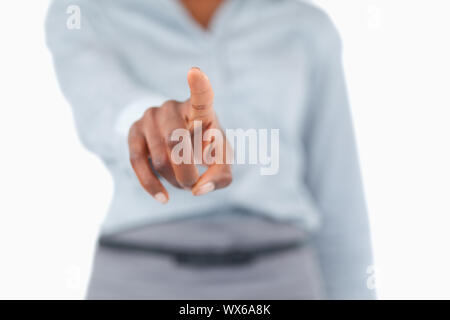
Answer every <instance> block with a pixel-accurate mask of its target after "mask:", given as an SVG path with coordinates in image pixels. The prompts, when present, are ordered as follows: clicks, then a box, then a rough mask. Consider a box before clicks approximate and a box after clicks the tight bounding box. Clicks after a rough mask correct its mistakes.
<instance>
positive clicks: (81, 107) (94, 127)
mask: <svg viewBox="0 0 450 320" xmlns="http://www.w3.org/2000/svg"><path fill="white" fill-rule="evenodd" d="M70 8H76V9H78V14H79V15H78V17H75V18H79V28H70V27H69V26H68V21H70V20H69V19H71V14H73V13H72V12H71V11H70ZM101 13H102V8H99V7H98V3H97V2H96V1H86V0H70V1H69V0H54V1H52V3H51V5H50V8H49V11H48V14H47V19H46V40H47V46H48V47H49V49H50V51H51V53H52V55H53V61H54V66H55V71H56V74H57V77H58V80H59V84H60V87H61V90H62V92H63V94H64V96H65V97H66V99H67V100H68V101H69V103H70V104H71V106H72V109H73V114H74V118H75V123H76V126H77V131H78V134H79V137H80V139H81V141H82V143H83V144H84V145H85V146H86V147H87V148H88V149H89V150H91V151H93V152H94V153H96V154H98V155H99V156H100V157H101V158H102V159H103V160H104V161H105V162H107V163H108V162H120V163H121V164H124V163H125V162H126V165H128V148H127V141H126V140H127V136H128V129H129V127H130V126H131V124H132V123H133V122H134V121H136V120H137V119H139V118H140V116H141V115H142V113H143V112H144V110H145V109H147V108H148V107H151V106H153V105H160V104H161V103H162V102H163V101H164V98H163V97H161V96H160V95H158V94H156V93H154V92H150V91H149V90H147V89H146V88H145V87H144V86H142V85H141V84H140V83H139V82H138V81H137V80H136V79H135V78H134V77H133V75H132V73H131V72H130V71H129V70H127V67H126V64H125V63H124V61H123V60H122V59H121V56H120V55H119V54H118V52H117V50H115V48H113V47H111V46H109V45H108V44H107V42H106V41H104V39H102V37H100V36H99V35H98V34H97V32H98V30H97V29H98V28H99V27H100V25H101V24H102V23H103V22H102V18H103V17H102V14H101ZM99 21H100V22H101V23H99ZM94 22H96V23H95V24H94Z"/></svg>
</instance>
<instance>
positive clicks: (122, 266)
mask: <svg viewBox="0 0 450 320" xmlns="http://www.w3.org/2000/svg"><path fill="white" fill-rule="evenodd" d="M319 270H320V269H319V263H318V259H317V256H316V252H315V249H314V248H313V246H312V245H310V244H309V243H308V242H307V237H306V236H305V235H304V234H303V233H302V231H301V230H300V229H299V228H297V227H295V226H293V225H291V224H287V223H280V222H276V221H272V220H269V219H267V218H262V217H259V216H256V215H252V214H249V213H248V212H242V211H238V210H232V211H226V212H222V213H217V214H213V213H211V214H206V215H202V216H199V217H196V218H190V219H185V220H177V221H172V222H168V223H160V224H156V225H155V224H154V225H151V226H143V227H139V228H135V229H132V230H128V231H126V232H123V233H120V234H116V235H113V236H108V237H104V238H102V239H101V241H100V242H99V245H98V247H97V250H96V253H95V258H94V265H93V270H92V273H91V279H90V284H89V289H88V294H87V299H212V300H215V299H244V300H247V299H321V298H324V293H323V283H322V276H321V274H320V271H319Z"/></svg>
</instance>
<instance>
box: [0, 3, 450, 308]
mask: <svg viewBox="0 0 450 320" xmlns="http://www.w3.org/2000/svg"><path fill="white" fill-rule="evenodd" d="M317 2H318V3H319V4H320V5H321V6H322V7H323V8H325V9H326V10H327V11H328V12H329V13H330V15H331V16H332V17H333V19H334V21H335V22H336V24H337V26H338V28H339V29H340V31H341V34H342V38H343V41H344V50H345V51H344V54H345V56H344V59H345V68H346V72H347V79H348V84H349V90H350V97H351V102H352V107H353V114H354V121H355V127H356V132H357V139H358V144H359V149H360V157H361V162H362V169H363V174H364V180H365V186H366V193H367V200H368V205H369V210H370V214H371V221H372V228H373V238H374V246H375V258H376V269H377V285H378V292H379V296H380V297H381V298H388V299H391V298H450V273H449V272H448V270H450V255H449V252H450V250H449V245H450V232H449V226H450V201H449V198H450V196H449V191H450V150H449V149H450V144H449V138H450V111H449V110H450V109H449V108H450V76H449V75H450V62H449V58H450V44H449V42H450V40H449V39H450V19H448V15H449V14H450V11H449V9H450V7H449V5H448V3H449V2H448V1H447V0H426V1H425V0H421V1H419V0H372V1H369V0H318V1H317ZM47 6H48V1H45V0H32V1H31V0H28V1H24V0H15V1H1V2H0V13H1V14H0V44H1V51H0V52H1V53H0V146H1V149H0V298H8V299H10V298H43V299H46V298H61V299H65V298H75V299H78V298H83V295H84V292H85V289H86V284H87V279H88V276H89V269H90V266H91V257H92V253H93V248H94V243H95V239H96V236H97V229H98V227H99V224H100V222H101V220H102V219H103V216H104V214H105V212H106V210H107V207H108V201H109V199H110V197H111V195H112V188H113V186H112V180H111V177H110V176H109V173H108V172H107V171H106V169H105V168H104V167H103V166H102V164H101V162H100V161H99V160H98V159H97V158H96V157H95V156H93V155H92V154H89V153H88V152H87V151H85V150H84V149H83V148H82V146H81V145H80V143H79V141H78V139H77V136H76V133H75V128H74V124H73V121H72V115H71V111H70V107H69V106H68V105H67V103H66V102H65V101H64V99H63V97H62V95H61V94H60V92H59V90H58V86H57V83H56V80H55V77H54V74H53V71H52V65H51V60H50V56H49V53H48V52H47V50H46V48H45V45H44V33H43V19H44V15H45V11H46V8H47Z"/></svg>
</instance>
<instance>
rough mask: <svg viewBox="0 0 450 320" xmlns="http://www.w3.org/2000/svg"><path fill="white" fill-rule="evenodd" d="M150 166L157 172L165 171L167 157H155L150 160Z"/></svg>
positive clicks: (167, 161) (167, 163)
mask: <svg viewBox="0 0 450 320" xmlns="http://www.w3.org/2000/svg"><path fill="white" fill-rule="evenodd" d="M152 166H153V169H155V170H156V171H158V172H161V171H165V170H166V169H167V168H168V166H169V159H168V158H167V156H157V157H153V158H152Z"/></svg>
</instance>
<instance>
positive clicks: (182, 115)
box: [128, 68, 232, 203]
mask: <svg viewBox="0 0 450 320" xmlns="http://www.w3.org/2000/svg"><path fill="white" fill-rule="evenodd" d="M187 80H188V84H189V87H190V90H191V97H190V98H189V99H188V100H187V101H185V102H178V101H174V100H169V101H166V102H165V103H164V104H163V105H161V106H160V107H152V108H149V109H147V110H146V111H145V113H144V115H143V116H142V118H141V119H140V120H138V121H136V122H135V123H134V124H133V126H132V127H131V128H130V132H129V135H128V145H129V151H130V161H131V165H132V166H133V169H134V171H135V173H136V175H137V177H138V179H139V181H140V183H141V185H142V187H143V188H144V189H145V190H147V191H148V192H149V193H150V194H151V195H152V196H153V197H154V198H155V199H156V200H158V201H159V202H161V203H166V202H167V201H168V200H169V195H168V193H167V190H166V189H165V188H164V186H163V185H162V183H161V181H160V180H159V179H158V177H157V175H156V174H155V172H154V171H156V172H157V173H159V174H160V176H162V177H164V178H165V179H166V180H167V181H168V182H169V183H171V184H172V185H173V186H175V187H178V188H184V189H187V190H191V191H192V193H193V194H194V195H202V194H205V193H208V192H211V191H213V190H215V189H220V188H224V187H226V186H228V185H229V184H230V183H231V180H232V174H231V165H230V164H227V161H226V154H227V150H228V152H229V151H230V150H229V149H227V145H228V144H227V142H226V138H225V134H224V133H223V130H222V129H221V128H220V125H219V122H218V120H217V117H216V114H215V112H214V109H213V100H214V92H213V89H212V87H211V83H210V82H209V80H208V77H207V76H206V75H205V74H204V73H203V72H202V71H201V70H200V69H198V68H192V69H191V70H190V71H189V73H188V77H187ZM199 124H200V126H198V125H199ZM194 128H195V131H196V132H197V133H198V130H199V129H201V132H200V133H202V132H204V131H205V130H208V129H216V130H214V131H215V132H216V133H217V132H220V134H221V135H222V137H221V138H222V139H217V136H216V139H215V140H214V139H212V141H204V140H203V137H202V139H201V142H200V144H201V155H200V158H201V159H200V160H199V161H200V162H195V163H198V164H203V165H207V166H208V169H207V171H206V172H205V173H204V174H203V175H202V176H200V177H199V173H198V170H197V167H196V165H195V163H194V158H195V159H198V157H196V156H198V154H197V152H196V155H194V152H195V147H194V148H190V149H188V150H189V152H190V153H191V154H190V155H189V157H188V158H189V159H191V160H192V161H184V162H182V163H179V161H177V160H176V159H174V156H173V151H176V150H174V148H175V147H176V146H177V145H178V144H179V143H180V142H179V141H178V140H175V141H174V140H173V133H174V131H175V130H177V129H185V130H186V132H188V133H189V134H188V135H187V138H188V139H189V141H188V142H189V145H190V146H194V145H193V140H194V139H195V137H194ZM185 138H186V137H185ZM220 140H222V141H223V143H222V145H220V146H219V147H218V148H215V150H214V152H212V154H213V155H214V156H215V157H214V158H215V159H216V160H215V161H214V162H213V163H211V162H208V163H205V161H204V151H208V148H210V150H211V148H212V145H213V142H214V141H220ZM192 149H194V151H192ZM183 151H184V152H185V150H183ZM206 153H208V152H206ZM149 159H151V164H152V166H153V170H154V171H153V170H152V167H151V166H150V162H149Z"/></svg>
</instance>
